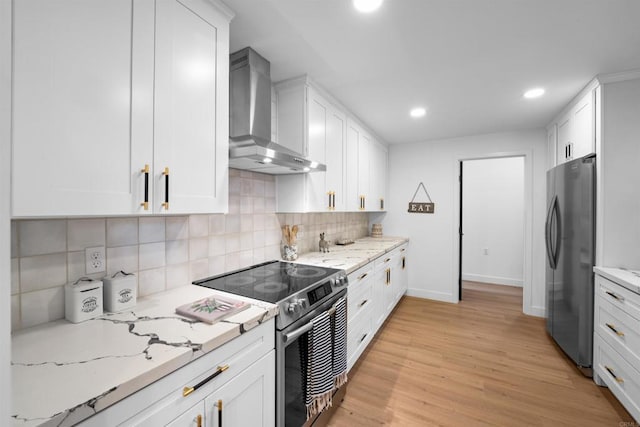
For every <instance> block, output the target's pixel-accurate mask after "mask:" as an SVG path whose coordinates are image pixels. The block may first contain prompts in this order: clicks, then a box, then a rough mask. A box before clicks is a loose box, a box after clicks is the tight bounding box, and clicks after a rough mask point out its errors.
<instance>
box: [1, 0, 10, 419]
mask: <svg viewBox="0 0 640 427" xmlns="http://www.w3.org/2000/svg"><path fill="white" fill-rule="evenodd" d="M10 141H11V2H10V1H2V2H0V424H1V425H8V424H9V414H10V410H11V394H10V391H11V378H10V370H9V363H10V357H11V335H10V332H9V331H10V322H11V309H10V305H9V301H10V299H9V296H10V295H11V289H10V288H11V277H10V267H9V251H10V249H9V242H10V241H11V238H10V235H9V223H10V221H9V215H10V212H9V208H10V201H11V198H10V197H9V183H10V182H11V181H10V178H11V175H10V171H11V163H10V159H11V150H10ZM1 420H5V421H4V422H3V421H1ZM5 422H6V424H5Z"/></svg>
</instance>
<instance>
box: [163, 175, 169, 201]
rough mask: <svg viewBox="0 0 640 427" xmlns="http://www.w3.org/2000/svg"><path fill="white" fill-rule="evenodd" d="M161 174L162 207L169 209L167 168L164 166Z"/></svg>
mask: <svg viewBox="0 0 640 427" xmlns="http://www.w3.org/2000/svg"><path fill="white" fill-rule="evenodd" d="M162 175H163V176H164V203H163V204H162V207H163V208H165V210H169V168H164V171H163V172H162Z"/></svg>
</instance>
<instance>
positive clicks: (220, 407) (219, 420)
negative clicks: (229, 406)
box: [216, 399, 222, 427]
mask: <svg viewBox="0 0 640 427" xmlns="http://www.w3.org/2000/svg"><path fill="white" fill-rule="evenodd" d="M216 406H217V407H218V427H222V399H218V404H217V405H216Z"/></svg>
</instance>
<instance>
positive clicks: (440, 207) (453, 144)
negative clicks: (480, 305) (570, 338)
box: [382, 129, 547, 316]
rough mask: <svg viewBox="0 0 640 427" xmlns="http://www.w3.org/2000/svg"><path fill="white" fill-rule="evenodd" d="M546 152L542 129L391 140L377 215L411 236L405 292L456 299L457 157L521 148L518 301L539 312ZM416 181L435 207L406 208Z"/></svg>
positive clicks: (388, 228) (388, 227) (393, 230)
mask: <svg viewBox="0 0 640 427" xmlns="http://www.w3.org/2000/svg"><path fill="white" fill-rule="evenodd" d="M546 151H547V147H546V131H545V130H544V129H536V130H531V131H521V132H508V133H498V134H490V135H478V136H469V137H462V138H454V139H448V140H438V141H430V142H424V143H416V144H399V145H392V146H391V147H390V150H389V175H390V180H389V204H388V212H387V214H386V215H385V217H384V219H383V220H382V221H383V226H384V230H385V234H387V235H400V236H408V237H409V238H410V239H411V258H412V260H414V261H412V263H411V265H412V268H411V269H409V292H408V293H409V295H414V296H420V297H425V298H433V299H438V300H442V301H450V302H457V301H458V246H459V245H458V234H457V230H458V223H459V185H458V170H459V161H460V160H471V159H474V158H475V159H477V158H489V157H508V156H517V155H524V156H525V209H526V219H525V264H524V294H523V308H524V312H525V313H528V314H534V315H538V316H544V272H545V259H544V256H545V252H544V220H545V213H546V212H545V204H546V184H545V180H546V168H545V165H546ZM421 181H422V182H424V184H425V185H426V187H427V190H428V191H429V193H430V195H431V198H432V199H433V201H434V202H435V213H434V214H410V213H408V212H407V206H408V202H409V201H410V200H411V197H412V195H413V193H414V192H415V189H416V187H417V185H418V183H420V182H421ZM418 201H420V200H418Z"/></svg>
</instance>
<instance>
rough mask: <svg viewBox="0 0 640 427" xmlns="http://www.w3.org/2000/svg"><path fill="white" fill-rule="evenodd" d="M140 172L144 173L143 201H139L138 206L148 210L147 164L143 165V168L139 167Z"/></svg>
mask: <svg viewBox="0 0 640 427" xmlns="http://www.w3.org/2000/svg"><path fill="white" fill-rule="evenodd" d="M140 172H141V173H143V174H144V202H142V203H140V206H142V208H143V209H144V210H145V211H148V210H149V165H144V168H142V169H140Z"/></svg>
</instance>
